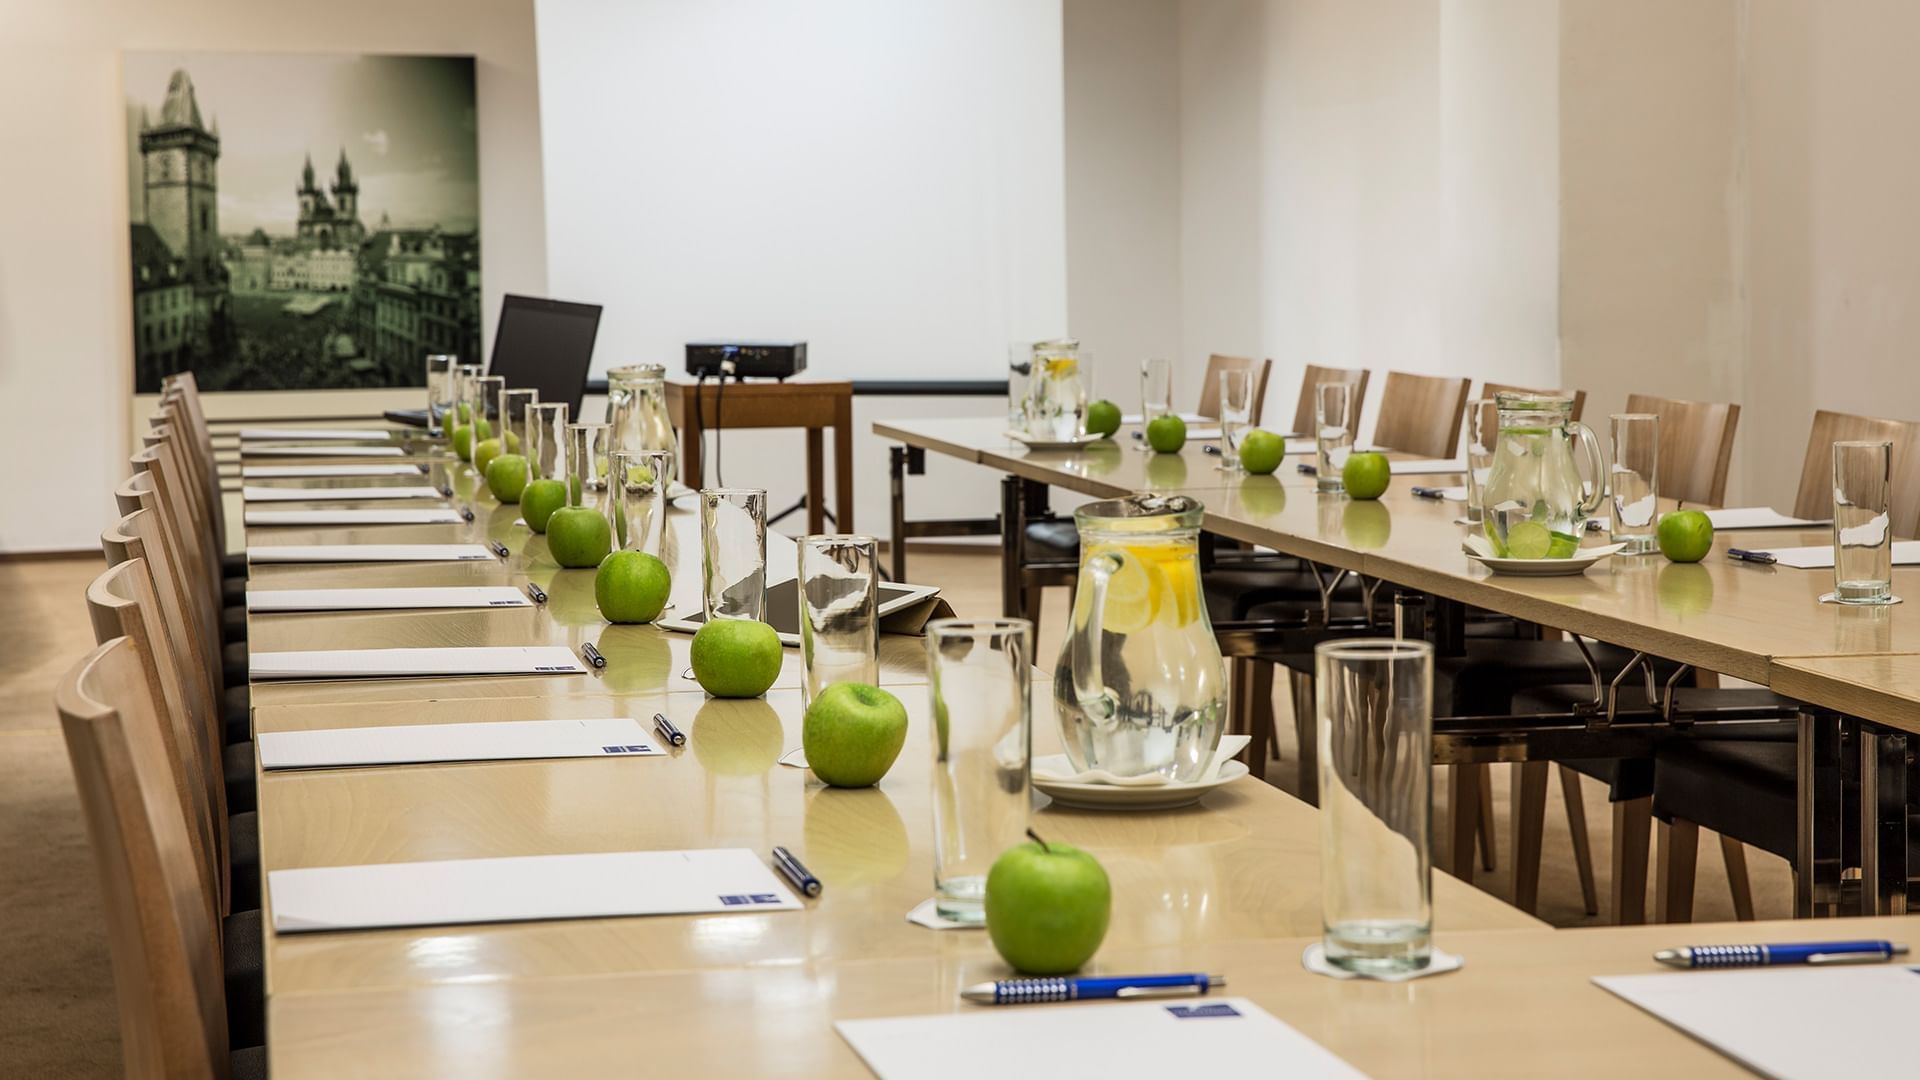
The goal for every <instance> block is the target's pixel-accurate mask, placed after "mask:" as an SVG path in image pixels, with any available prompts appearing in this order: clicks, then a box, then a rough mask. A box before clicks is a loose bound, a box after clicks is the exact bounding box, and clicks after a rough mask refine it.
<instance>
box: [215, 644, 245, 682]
mask: <svg viewBox="0 0 1920 1080" xmlns="http://www.w3.org/2000/svg"><path fill="white" fill-rule="evenodd" d="M220 675H221V678H222V680H223V681H224V682H225V684H226V685H227V686H245V685H247V643H246V642H244V641H230V642H228V643H227V644H225V645H223V646H221V647H220Z"/></svg>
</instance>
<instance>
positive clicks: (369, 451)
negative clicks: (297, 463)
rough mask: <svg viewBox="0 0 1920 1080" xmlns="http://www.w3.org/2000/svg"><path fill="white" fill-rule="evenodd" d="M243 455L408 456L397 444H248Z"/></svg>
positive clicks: (241, 452)
mask: <svg viewBox="0 0 1920 1080" xmlns="http://www.w3.org/2000/svg"><path fill="white" fill-rule="evenodd" d="M240 456H241V457H326V458H335V457H406V456H407V452H406V451H405V450H402V449H400V448H399V447H397V446H247V445H244V444H242V445H241V447H240Z"/></svg>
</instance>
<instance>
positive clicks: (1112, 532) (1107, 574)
mask: <svg viewBox="0 0 1920 1080" xmlns="http://www.w3.org/2000/svg"><path fill="white" fill-rule="evenodd" d="M1204 509H1205V508H1204V507H1203V506H1201V504H1200V503H1199V502H1198V501H1196V500H1194V499H1190V498H1188V497H1186V496H1184V495H1172V496H1162V495H1145V494H1142V495H1129V496H1128V497H1126V498H1124V499H1112V500H1109V501H1106V502H1096V503H1089V504H1087V505H1086V506H1082V507H1081V508H1080V509H1079V510H1077V511H1075V512H1074V515H1073V520H1074V524H1075V525H1076V526H1078V527H1079V530H1080V581H1079V586H1078V588H1077V590H1076V595H1075V598H1074V605H1073V621H1072V625H1071V626H1070V627H1069V628H1068V632H1067V640H1066V644H1065V645H1064V646H1063V647H1062V648H1061V650H1060V662H1059V664H1058V665H1057V666H1056V668H1055V671H1054V677H1053V696H1054V706H1055V709H1056V711H1057V712H1058V714H1059V717H1060V735H1061V740H1062V741H1063V742H1064V743H1065V744H1066V751H1067V757H1068V759H1070V760H1071V761H1072V762H1073V765H1074V767H1075V768H1076V769H1078V770H1081V771H1086V770H1089V769H1103V770H1105V771H1107V772H1110V773H1112V774H1114V775H1115V776H1122V777H1133V776H1147V775H1150V774H1156V773H1157V774H1159V775H1162V776H1165V777H1166V778H1167V779H1169V780H1172V781H1177V782H1181V783H1191V782H1193V781H1194V780H1197V779H1199V778H1200V775H1201V774H1202V773H1203V772H1205V771H1206V768H1207V766H1208V765H1209V764H1211V763H1212V761H1213V753H1214V750H1215V749H1217V748H1218V747H1219V745H1220V734H1221V730H1222V729H1223V728H1224V727H1225V725H1226V720H1227V679H1226V667H1225V665H1224V664H1223V663H1222V662H1221V659H1220V646H1219V645H1218V644H1217V643H1216V642H1215V641H1214V637H1213V626H1212V624H1211V623H1210V622H1208V620H1207V607H1206V602H1205V600H1204V599H1203V598H1202V596H1201V593H1200V550H1199V539H1200V519H1201V514H1202V512H1203V511H1204Z"/></svg>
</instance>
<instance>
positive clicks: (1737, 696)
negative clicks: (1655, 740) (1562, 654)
mask: <svg viewBox="0 0 1920 1080" xmlns="http://www.w3.org/2000/svg"><path fill="white" fill-rule="evenodd" d="M1674 694H1675V704H1676V705H1677V707H1678V708H1679V709H1680V710H1681V711H1683V712H1685V711H1687V710H1700V709H1713V708H1766V707H1768V706H1772V705H1779V704H1782V699H1781V698H1779V697H1777V696H1775V695H1774V693H1773V692H1772V691H1770V690H1767V689H1765V688H1762V687H1740V688H1730V689H1718V688H1700V687H1690V686H1682V687H1677V688H1675V692H1674ZM1592 700H1593V688H1592V687H1591V686H1590V685H1579V686H1539V687H1534V688H1533V689H1531V690H1524V691H1521V692H1520V693H1517V694H1515V695H1514V696H1513V708H1512V710H1511V711H1512V712H1514V713H1516V714H1519V713H1566V712H1572V711H1573V709H1574V706H1576V705H1584V704H1587V703H1589V702H1591V701H1592ZM1646 701H1647V695H1646V691H1645V690H1644V689H1643V688H1642V684H1641V683H1640V682H1638V681H1636V682H1635V683H1634V684H1633V685H1632V686H1630V687H1628V686H1622V687H1621V688H1620V708H1623V709H1644V708H1645V707H1646ZM1690 735H1691V736H1692V737H1699V738H1714V737H1718V736H1716V733H1715V730H1714V728H1713V727H1711V726H1708V727H1701V728H1696V729H1692V730H1691V732H1690ZM1738 737H1739V738H1741V739H1763V740H1774V741H1778V740H1780V739H1785V740H1786V741H1787V742H1789V743H1791V742H1792V741H1793V740H1794V737H1795V729H1794V725H1793V724H1792V723H1791V722H1787V723H1761V724H1753V725H1742V726H1741V729H1740V733H1739V735H1738ZM1560 764H1562V765H1566V766H1568V767H1569V768H1572V769H1573V770H1575V771H1576V772H1579V773H1582V774H1584V775H1587V776H1591V777H1593V778H1594V779H1595V780H1598V781H1600V782H1601V783H1604V784H1606V785H1608V787H1609V788H1610V789H1611V790H1610V791H1609V792H1608V797H1609V799H1610V800H1611V801H1613V802H1625V801H1627V800H1629V799H1644V798H1646V797H1647V796H1649V795H1652V794H1653V786H1654V782H1653V773H1654V762H1653V760H1652V759H1648V758H1636V759H1625V760H1623V759H1618V758H1574V759H1569V760H1566V761H1562V762H1561V763H1560Z"/></svg>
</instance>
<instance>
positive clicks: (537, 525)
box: [520, 480, 567, 533]
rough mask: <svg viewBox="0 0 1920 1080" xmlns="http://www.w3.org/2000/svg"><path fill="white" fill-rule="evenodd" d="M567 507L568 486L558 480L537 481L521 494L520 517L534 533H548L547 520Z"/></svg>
mask: <svg viewBox="0 0 1920 1080" xmlns="http://www.w3.org/2000/svg"><path fill="white" fill-rule="evenodd" d="M565 505H567V485H565V484H563V483H561V482H560V481H558V480H535V481H534V482H533V483H531V484H528V485H527V490H525V491H523V492H521V493H520V516H521V517H523V518H525V519H526V521H527V528H529V529H532V530H533V531H534V532H537V533H543V532H546V531H547V519H548V518H550V517H552V516H553V512H554V511H555V510H558V509H560V508H561V507H563V506H565Z"/></svg>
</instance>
